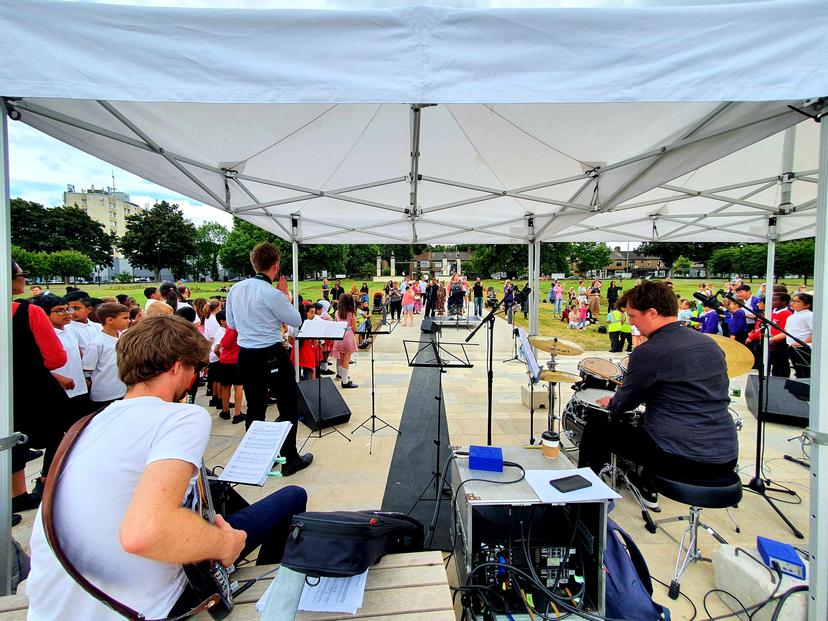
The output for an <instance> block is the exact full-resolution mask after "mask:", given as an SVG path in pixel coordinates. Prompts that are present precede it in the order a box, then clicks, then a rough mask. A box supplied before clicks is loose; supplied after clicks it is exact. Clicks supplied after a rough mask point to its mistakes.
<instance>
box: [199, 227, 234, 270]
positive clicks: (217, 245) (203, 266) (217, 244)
mask: <svg viewBox="0 0 828 621" xmlns="http://www.w3.org/2000/svg"><path fill="white" fill-rule="evenodd" d="M227 235H228V231H227V227H225V226H223V225H221V224H219V223H218V222H205V223H204V224H202V225H201V226H199V227H198V228H196V237H195V256H194V257H193V269H194V270H195V272H196V273H197V274H210V278H211V279H213V280H218V278H219V269H218V258H219V252H220V251H221V247H222V246H223V245H224V241H225V240H226V239H227Z"/></svg>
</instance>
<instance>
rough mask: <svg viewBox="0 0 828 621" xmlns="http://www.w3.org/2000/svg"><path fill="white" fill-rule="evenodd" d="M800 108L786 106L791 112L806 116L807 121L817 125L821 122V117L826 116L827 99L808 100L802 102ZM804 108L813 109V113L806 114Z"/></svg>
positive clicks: (827, 111)
mask: <svg viewBox="0 0 828 621" xmlns="http://www.w3.org/2000/svg"><path fill="white" fill-rule="evenodd" d="M802 106H803V107H802V108H797V107H796V106H791V105H788V108H789V109H791V110H793V111H794V112H798V113H799V114H801V115H802V116H806V117H808V118H809V119H812V120H814V121H816V122H817V123H821V122H822V117H824V116H825V115H826V114H828V110H826V109H827V108H828V97H819V98H816V99H808V100H806V101H804V102H802ZM805 108H811V109H813V112H808V111H807V110H805Z"/></svg>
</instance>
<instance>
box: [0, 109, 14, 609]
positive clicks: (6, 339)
mask: <svg viewBox="0 0 828 621" xmlns="http://www.w3.org/2000/svg"><path fill="white" fill-rule="evenodd" d="M0 116H2V121H0V152H2V155H0V158H1V160H2V161H0V165H2V167H3V168H2V170H0V200H2V201H3V210H2V215H0V231H1V232H0V256H2V257H3V260H2V261H0V282H2V283H3V285H2V297H3V300H2V302H0V351H2V352H5V355H6V364H5V365H3V367H2V368H0V395H2V396H0V400H1V401H0V407H2V408H3V410H5V412H4V414H3V415H0V441H2V442H3V443H4V444H5V443H6V442H5V440H4V439H6V438H9V437H10V436H11V435H12V422H13V420H14V415H13V409H12V408H13V403H14V401H13V398H14V395H13V394H12V389H13V386H12V365H11V362H12V360H11V351H12V327H11V325H12V315H11V305H12V297H11V281H12V280H11V261H10V257H11V222H10V220H11V215H10V206H9V134H8V129H9V126H8V120H7V118H6V112H5V110H0ZM10 450H11V449H10V448H4V449H2V450H0V542H3V544H2V545H0V595H11V556H10V552H11V545H10V542H11V489H10V487H11V452H10Z"/></svg>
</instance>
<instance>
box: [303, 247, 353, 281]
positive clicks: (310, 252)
mask: <svg viewBox="0 0 828 621" xmlns="http://www.w3.org/2000/svg"><path fill="white" fill-rule="evenodd" d="M350 249H351V248H350V246H343V245H341V244H308V245H303V244H299V273H300V274H317V273H319V272H321V271H322V270H327V271H328V272H329V273H333V274H342V273H343V272H345V267H346V265H347V262H348V253H349V250H350Z"/></svg>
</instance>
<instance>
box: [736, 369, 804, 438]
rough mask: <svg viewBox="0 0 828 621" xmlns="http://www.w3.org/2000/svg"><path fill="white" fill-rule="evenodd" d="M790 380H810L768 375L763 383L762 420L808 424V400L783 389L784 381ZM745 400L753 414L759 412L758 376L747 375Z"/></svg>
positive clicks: (784, 423) (787, 423)
mask: <svg viewBox="0 0 828 621" xmlns="http://www.w3.org/2000/svg"><path fill="white" fill-rule="evenodd" d="M790 381H796V382H810V380H790V379H788V378H787V377H773V376H771V377H769V378H768V382H766V383H765V391H766V393H767V394H766V395H765V397H766V400H765V415H764V417H763V418H764V420H765V421H766V422H768V423H779V424H781V425H794V426H796V427H807V426H808V402H807V401H802V400H800V399H797V398H796V397H795V396H794V395H793V394H791V393H790V392H789V391H788V390H786V389H785V383H786V382H790ZM745 401H747V406H748V409H749V410H750V413H751V414H753V416H755V417H758V412H759V407H758V405H759V376H758V375H749V376H748V378H747V385H746V386H745Z"/></svg>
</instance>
